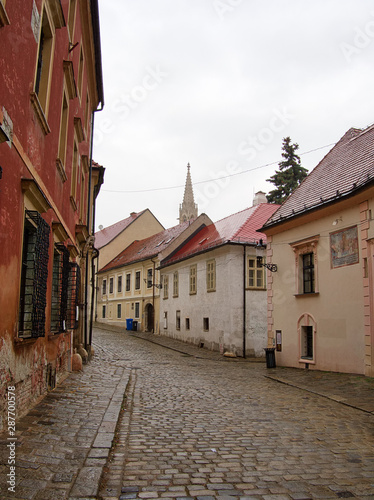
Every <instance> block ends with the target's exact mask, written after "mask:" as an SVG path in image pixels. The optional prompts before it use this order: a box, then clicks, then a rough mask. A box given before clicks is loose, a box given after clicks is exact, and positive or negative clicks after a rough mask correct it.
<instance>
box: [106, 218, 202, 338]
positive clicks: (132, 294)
mask: <svg viewBox="0 0 374 500" xmlns="http://www.w3.org/2000/svg"><path fill="white" fill-rule="evenodd" d="M210 223H211V221H210V219H208V217H207V216H206V215H201V216H200V217H199V218H198V219H195V220H194V221H186V222H183V223H181V224H179V225H177V226H174V227H172V228H170V229H165V230H163V231H160V232H158V233H157V234H154V235H152V236H149V237H148V238H144V239H140V240H135V241H133V242H132V243H131V244H130V245H129V246H127V248H125V249H124V250H123V251H122V252H121V253H119V254H118V255H117V256H116V257H115V258H114V259H112V260H111V261H110V262H109V263H108V264H107V265H106V266H104V267H103V268H102V269H101V270H100V271H99V272H98V289H99V292H98V306H97V312H98V313H97V320H98V321H99V322H101V323H107V324H111V325H116V326H123V328H124V329H125V328H130V329H131V328H133V327H134V329H136V330H140V331H148V332H153V333H159V317H160V308H159V302H160V289H161V287H162V285H161V281H160V272H159V270H158V266H159V264H160V259H161V258H163V256H166V255H169V253H170V252H172V251H175V249H176V248H178V247H179V246H180V245H181V244H183V243H184V242H185V241H186V240H188V239H189V238H190V237H191V236H192V235H193V234H194V233H195V232H196V231H198V230H199V229H200V228H201V227H204V226H205V225H206V224H210ZM129 325H130V326H129Z"/></svg>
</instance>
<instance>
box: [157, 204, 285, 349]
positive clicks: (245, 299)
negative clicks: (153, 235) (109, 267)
mask: <svg viewBox="0 0 374 500" xmlns="http://www.w3.org/2000/svg"><path fill="white" fill-rule="evenodd" d="M261 199H262V198H261V195H258V196H257V197H256V205H254V206H252V207H251V208H248V209H246V210H243V211H242V212H239V213H237V214H234V215H231V216H229V217H226V218H225V219H222V220H220V221H218V222H216V223H211V224H209V225H207V226H206V227H203V228H201V229H200V230H199V231H198V232H197V233H196V234H195V235H194V236H193V237H192V238H191V239H189V240H187V241H186V242H185V243H184V244H183V245H182V246H180V247H179V248H178V249H177V250H176V251H175V252H172V253H170V255H168V256H165V257H164V258H163V259H161V263H160V272H161V282H162V285H163V289H162V294H161V298H160V313H161V317H160V322H161V325H160V333H161V335H166V336H169V337H173V338H177V339H180V340H183V341H185V342H189V343H193V344H195V345H199V346H203V347H206V348H208V349H212V350H220V351H221V352H224V351H231V352H233V353H234V354H236V355H239V356H243V355H246V356H263V355H264V348H265V347H266V346H267V293H266V282H267V279H266V269H265V268H264V267H263V266H262V264H263V263H265V261H264V260H262V257H264V254H265V246H266V236H265V235H264V234H260V233H258V232H256V229H257V228H259V227H261V226H262V225H263V224H264V223H265V221H266V220H267V219H268V218H269V217H270V216H271V215H272V214H273V213H274V211H275V210H276V209H277V208H278V205H270V204H267V203H261V202H260V201H261ZM260 240H261V241H260Z"/></svg>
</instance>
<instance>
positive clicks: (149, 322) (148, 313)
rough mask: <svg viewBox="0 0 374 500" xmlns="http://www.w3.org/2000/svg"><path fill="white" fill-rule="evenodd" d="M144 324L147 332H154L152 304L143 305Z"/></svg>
mask: <svg viewBox="0 0 374 500" xmlns="http://www.w3.org/2000/svg"><path fill="white" fill-rule="evenodd" d="M145 324H146V328H147V332H152V333H153V332H154V308H153V305H152V304H147V305H146V306H145Z"/></svg>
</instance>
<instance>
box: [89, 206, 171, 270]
mask: <svg viewBox="0 0 374 500" xmlns="http://www.w3.org/2000/svg"><path fill="white" fill-rule="evenodd" d="M164 229H165V228H164V227H163V226H162V224H160V223H159V221H158V220H157V219H156V217H155V216H154V215H153V213H152V212H151V211H150V210H149V209H148V208H146V209H145V210H142V211H141V212H138V213H136V212H132V213H131V214H130V216H129V217H127V218H126V219H122V220H120V221H119V222H116V223H115V224H112V225H111V226H108V227H106V228H103V229H101V230H100V231H98V232H97V233H96V234H95V247H96V248H97V249H98V250H99V252H100V255H99V258H98V261H99V263H98V266H99V269H102V268H103V267H104V266H106V265H107V264H108V262H110V261H111V260H112V259H114V257H116V256H117V255H118V254H119V253H120V252H122V250H124V249H125V248H126V247H128V246H129V245H131V243H132V242H133V241H134V240H139V239H143V238H147V237H148V236H152V235H153V234H156V233H158V232H160V231H163V230H164Z"/></svg>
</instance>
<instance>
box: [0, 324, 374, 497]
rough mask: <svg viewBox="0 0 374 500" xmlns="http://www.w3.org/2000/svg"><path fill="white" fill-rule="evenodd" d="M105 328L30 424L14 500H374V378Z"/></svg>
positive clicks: (21, 426) (21, 431) (25, 424)
mask: <svg viewBox="0 0 374 500" xmlns="http://www.w3.org/2000/svg"><path fill="white" fill-rule="evenodd" d="M94 338H95V349H96V356H95V358H94V360H93V361H92V362H91V364H90V365H88V366H86V367H85V369H84V372H83V373H81V374H73V375H71V376H70V377H69V378H68V379H67V380H66V381H65V382H64V383H63V384H62V385H61V386H59V387H58V388H57V389H56V390H55V391H53V392H52V393H50V394H49V395H48V396H47V397H46V398H44V400H43V401H42V402H41V403H40V404H39V405H38V406H36V407H35V408H34V409H33V410H32V411H31V412H30V413H29V414H28V415H27V416H26V417H24V418H21V419H20V421H19V422H18V424H17V435H18V446H17V450H16V453H17V486H16V494H8V493H7V492H6V490H5V491H4V488H3V489H2V490H1V493H0V497H1V499H6V500H8V499H10V498H12V499H19V498H29V499H32V500H55V499H56V500H60V499H61V500H62V499H69V500H75V499H78V498H80V499H83V498H85V499H86V500H92V499H101V500H114V499H115V500H119V499H120V500H136V499H145V500H147V499H155V498H162V499H164V500H167V499H173V500H176V499H177V500H187V499H192V498H193V499H197V500H229V499H232V500H235V499H238V498H241V499H248V500H250V499H257V500H283V499H291V500H292V499H293V500H307V499H336V498H359V499H362V500H366V499H374V413H373V412H374V389H373V386H374V382H373V380H372V379H367V378H365V377H359V376H352V375H341V374H330V373H321V372H312V371H310V372H307V371H305V370H291V369H283V368H275V369H266V366H265V364H264V363H253V362H251V361H250V360H247V361H246V360H241V359H238V358H237V359H229V358H223V357H222V356H221V355H220V354H218V353H212V352H209V351H206V350H204V349H199V348H197V347H193V346H188V345H185V344H182V343H180V342H178V341H175V340H171V339H164V338H162V337H156V336H153V335H150V334H139V333H135V332H134V333H132V332H128V333H124V332H116V331H107V330H95V331H94ZM159 344H161V345H159ZM279 382H282V383H279ZM125 387H126V388H127V389H126V394H125V397H124V399H123V396H124V391H125ZM122 403H123V405H122V409H121V404H122ZM118 418H119V420H118V423H117V427H116V429H115V424H116V422H117V419H118ZM1 437H2V438H3V440H2V441H1V442H0V445H1V448H2V450H1V451H2V457H1V458H2V461H1V463H6V462H4V457H5V458H6V454H7V453H8V452H7V450H5V452H4V449H5V447H6V444H5V438H6V436H4V435H3V436H1V435H0V438H1ZM112 444H113V446H112ZM6 472H7V467H6V466H3V467H2V469H1V474H2V475H1V476H0V484H1V486H2V487H3V485H4V484H5V480H6V476H5V475H6ZM100 478H101V479H100Z"/></svg>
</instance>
